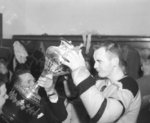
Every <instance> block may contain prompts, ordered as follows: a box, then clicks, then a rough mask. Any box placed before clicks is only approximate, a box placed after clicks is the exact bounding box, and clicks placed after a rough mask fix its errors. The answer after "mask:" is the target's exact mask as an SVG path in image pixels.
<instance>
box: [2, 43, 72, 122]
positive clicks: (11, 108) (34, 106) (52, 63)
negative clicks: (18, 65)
mask: <svg viewBox="0 0 150 123" xmlns="http://www.w3.org/2000/svg"><path fill="white" fill-rule="evenodd" d="M73 49H74V46H73V45H72V43H71V42H70V41H61V43H60V45H59V46H49V47H48V48H47V50H46V55H45V64H44V69H43V72H42V74H41V76H43V77H44V76H46V75H48V74H52V75H53V76H60V75H65V74H69V73H70V70H69V68H68V67H66V66H65V65H63V64H62V63H61V60H62V59H63V55H64V54H65V53H66V52H68V51H70V50H73ZM39 87H40V86H39V85H38V83H35V85H34V86H33V87H32V88H28V89H26V88H23V87H20V86H19V85H15V86H14V87H13V89H12V90H11V92H10V93H9V99H8V100H7V102H6V103H5V105H4V108H3V113H4V116H5V117H6V118H7V119H8V120H9V121H14V122H15V123H18V122H19V123H22V122H23V121H25V122H28V121H30V120H31V119H32V118H33V117H37V116H39V115H41V114H42V111H41V110H40V100H41V97H40V96H39V95H38V90H39Z"/></svg>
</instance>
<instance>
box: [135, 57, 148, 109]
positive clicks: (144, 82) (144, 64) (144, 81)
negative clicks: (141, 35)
mask: <svg viewBox="0 0 150 123" xmlns="http://www.w3.org/2000/svg"><path fill="white" fill-rule="evenodd" d="M141 70H142V72H143V76H142V77H141V78H139V79H137V82H138V85H139V88H140V90H141V95H142V107H141V108H144V107H145V106H147V105H149V104H150V82H149V81H150V55H148V56H147V55H143V56H141Z"/></svg>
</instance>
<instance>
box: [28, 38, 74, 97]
mask: <svg viewBox="0 0 150 123" xmlns="http://www.w3.org/2000/svg"><path fill="white" fill-rule="evenodd" d="M74 48H75V47H74V46H73V44H72V43H71V41H63V40H61V43H60V45H59V46H49V47H48V48H47V50H46V54H45V64H44V69H43V72H42V74H41V76H43V77H44V76H45V75H47V74H53V76H60V75H65V74H69V73H70V70H69V68H68V67H66V66H65V65H63V64H62V63H61V60H62V59H63V55H64V54H65V53H67V52H68V51H70V50H74ZM39 87H40V86H39V85H38V84H37V83H36V84H35V85H34V87H33V88H32V90H31V91H30V93H26V98H28V99H34V97H35V96H37V92H38V89H39Z"/></svg>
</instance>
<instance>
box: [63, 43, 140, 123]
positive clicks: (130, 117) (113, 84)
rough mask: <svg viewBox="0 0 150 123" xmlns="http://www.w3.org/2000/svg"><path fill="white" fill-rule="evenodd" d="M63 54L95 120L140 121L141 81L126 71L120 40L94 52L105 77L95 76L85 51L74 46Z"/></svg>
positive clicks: (96, 65)
mask: <svg viewBox="0 0 150 123" xmlns="http://www.w3.org/2000/svg"><path fill="white" fill-rule="evenodd" d="M63 57H64V60H62V63H63V64H64V65H67V66H68V67H69V68H70V69H71V71H72V72H71V74H72V79H73V82H74V84H75V85H76V87H77V88H78V91H79V97H80V99H81V100H82V102H83V105H84V106H85V108H86V110H87V112H88V114H89V116H90V118H91V122H97V123H110V122H116V123H136V121H137V117H138V114H139V111H140V106H141V94H140V90H139V87H138V84H137V82H136V81H135V80H134V79H133V78H131V77H129V76H128V75H127V74H126V61H125V60H126V59H125V56H124V52H123V51H122V48H121V46H120V45H119V44H117V43H115V42H110V41H105V42H104V43H101V45H100V46H99V47H98V49H96V50H95V52H94V55H93V57H94V61H95V64H94V68H95V69H96V71H97V72H98V76H99V77H100V78H104V79H103V80H97V81H96V80H95V79H94V78H93V76H92V75H91V74H90V72H89V71H88V69H87V67H86V64H85V60H84V58H83V56H82V53H81V51H79V52H77V51H74V50H70V51H69V52H67V53H66V54H64V56H63ZM65 59H67V60H65ZM76 59H78V60H76ZM95 82H96V84H95Z"/></svg>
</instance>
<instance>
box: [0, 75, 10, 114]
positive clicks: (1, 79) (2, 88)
mask: <svg viewBox="0 0 150 123" xmlns="http://www.w3.org/2000/svg"><path fill="white" fill-rule="evenodd" d="M5 83H7V78H6V76H4V75H2V74H0V111H1V109H2V107H3V105H4V103H5V101H6V99H7V98H8V95H7V93H6V92H7V89H6V85H5Z"/></svg>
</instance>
